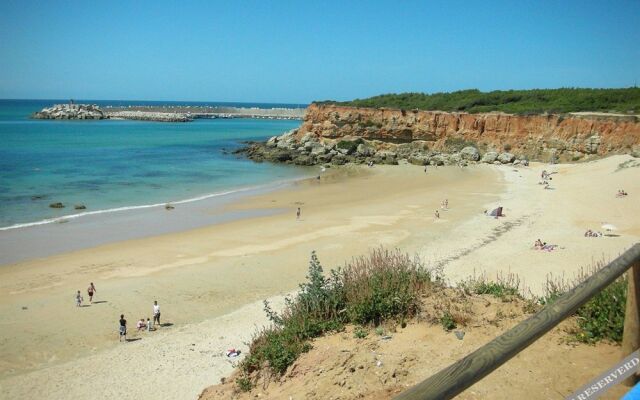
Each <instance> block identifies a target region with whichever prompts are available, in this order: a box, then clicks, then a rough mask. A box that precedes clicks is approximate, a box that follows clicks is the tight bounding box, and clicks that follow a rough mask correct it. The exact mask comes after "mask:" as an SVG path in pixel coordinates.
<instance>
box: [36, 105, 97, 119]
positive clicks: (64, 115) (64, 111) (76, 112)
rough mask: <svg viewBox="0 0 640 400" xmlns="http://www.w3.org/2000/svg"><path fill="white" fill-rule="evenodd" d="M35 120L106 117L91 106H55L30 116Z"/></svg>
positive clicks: (94, 106) (95, 107)
mask: <svg viewBox="0 0 640 400" xmlns="http://www.w3.org/2000/svg"><path fill="white" fill-rule="evenodd" d="M32 118H35V119H105V118H107V116H106V115H105V114H104V112H103V111H102V110H101V109H100V108H99V107H98V106H96V105H93V104H55V105H54V106H53V107H48V108H43V109H42V110H41V111H38V112H36V113H34V114H33V115H32Z"/></svg>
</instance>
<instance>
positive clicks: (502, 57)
mask: <svg viewBox="0 0 640 400" xmlns="http://www.w3.org/2000/svg"><path fill="white" fill-rule="evenodd" d="M634 81H637V83H640V0H631V1H615V0H613V1H589V0H582V1H562V0H558V1H544V0H538V1H518V0H509V1H477V2H472V1H441V2H433V1H373V0H371V1H358V2H356V1H348V0H343V1H305V0H300V1H295V2H294V1H290V2H289V1H286V2H285V1H264V0H262V1H228V0H227V1H220V2H216V1H201V2H200V1H161V0H153V1H131V0H127V1H119V0H112V1H93V0H83V1H63V0H61V1H14V0H2V1H0V98H79V99H83V98H84V99H133V100H194V101H196V100H203V101H206V100H209V101H262V102H269V101H271V102H295V103H305V102H310V101H312V100H322V99H336V100H346V99H352V98H356V97H360V98H362V97H368V96H371V95H376V94H381V93H391V92H406V91H414V92H417V91H421V92H430V93H431V92H437V91H452V90H459V89H468V88H478V89H481V90H494V89H511V88H514V89H526V88H553V87H568V86H575V87H628V86H633V85H634Z"/></svg>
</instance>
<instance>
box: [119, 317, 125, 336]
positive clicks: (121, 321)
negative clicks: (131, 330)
mask: <svg viewBox="0 0 640 400" xmlns="http://www.w3.org/2000/svg"><path fill="white" fill-rule="evenodd" d="M119 332H120V341H121V342H122V338H124V341H125V342H126V341H127V320H126V319H124V314H120V329H119Z"/></svg>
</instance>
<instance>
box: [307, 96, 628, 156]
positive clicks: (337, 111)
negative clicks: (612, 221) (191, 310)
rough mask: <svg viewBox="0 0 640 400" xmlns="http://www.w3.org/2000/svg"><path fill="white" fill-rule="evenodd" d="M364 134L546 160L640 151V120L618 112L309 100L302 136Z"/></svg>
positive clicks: (374, 138)
mask: <svg viewBox="0 0 640 400" xmlns="http://www.w3.org/2000/svg"><path fill="white" fill-rule="evenodd" d="M308 134H312V135H314V136H316V137H318V138H326V139H339V138H344V137H361V138H364V139H367V140H379V141H383V142H391V143H408V142H414V141H425V142H426V144H427V145H428V147H429V148H430V149H433V150H447V149H448V148H449V147H451V146H453V145H456V144H457V145H459V144H461V143H462V144H472V145H475V146H476V147H478V148H479V149H480V150H481V151H503V150H505V149H506V150H509V151H510V152H512V153H514V154H517V155H523V156H527V157H529V158H531V159H537V160H541V161H547V160H548V159H549V158H550V157H557V159H559V160H561V161H571V160H580V159H583V157H587V158H590V157H593V156H603V155H607V154H620V153H633V154H634V155H640V121H639V119H638V117H636V116H620V115H602V114H597V115H596V114H585V115H573V114H568V115H511V114H502V113H486V114H467V113H449V112H440V111H419V110H398V109H374V108H355V107H342V106H335V105H318V104H311V105H310V106H309V107H308V108H307V111H306V114H305V118H304V122H303V124H302V126H301V127H300V128H299V129H298V132H297V134H296V136H297V137H298V138H301V137H303V136H304V135H308Z"/></svg>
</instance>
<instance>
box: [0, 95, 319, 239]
mask: <svg viewBox="0 0 640 400" xmlns="http://www.w3.org/2000/svg"><path fill="white" fill-rule="evenodd" d="M66 101H67V100H0V230H12V229H19V228H24V227H28V226H33V225H40V224H47V223H52V222H56V221H58V222H59V221H60V220H62V219H67V218H70V217H71V216H74V217H73V218H76V216H78V215H80V216H83V215H95V214H97V213H117V212H121V211H125V210H131V209H136V208H145V207H149V206H153V205H158V204H165V203H168V202H175V203H179V202H184V201H197V200H199V199H204V198H210V197H215V196H219V195H224V194H229V193H234V192H238V191H242V190H245V189H247V188H251V187H256V186H264V185H268V184H271V183H276V182H283V181H290V180H294V179H297V178H302V177H305V176H308V175H309V174H310V171H309V169H308V168H301V167H294V166H287V165H274V164H268V163H260V164H258V163H254V162H252V161H250V160H246V159H243V158H239V157H237V156H235V155H233V154H231V152H232V151H233V150H234V149H237V148H239V147H240V146H241V145H242V141H246V140H261V139H265V138H268V137H270V136H273V135H277V134H281V133H283V132H286V131H288V130H290V129H293V128H296V127H297V126H299V125H300V121H288V120H264V119H259V120H257V119H197V120H195V121H193V122H188V123H163V122H144V121H123V120H117V121H116V120H113V121H111V120H102V121H52V120H31V119H29V116H30V115H31V113H33V112H35V111H39V110H40V109H42V108H43V107H46V106H50V105H53V104H56V103H64V102H66ZM76 102H77V103H90V104H98V105H100V106H107V105H113V106H126V105H130V104H136V105H141V104H142V105H198V106H203V105H211V106H216V105H217V106H232V107H261V108H271V107H302V106H304V105H297V104H263V103H200V102H198V103H195V102H194V103H188V102H149V101H146V102H144V101H96V100H77V101H76ZM57 202H60V203H63V204H64V205H65V207H64V208H60V209H56V208H51V207H49V205H50V204H51V203H57ZM75 205H84V206H85V207H86V210H75V209H74V206H75Z"/></svg>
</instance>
